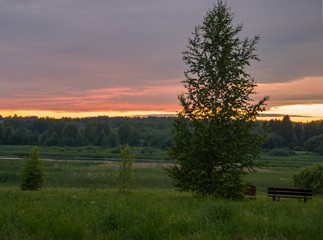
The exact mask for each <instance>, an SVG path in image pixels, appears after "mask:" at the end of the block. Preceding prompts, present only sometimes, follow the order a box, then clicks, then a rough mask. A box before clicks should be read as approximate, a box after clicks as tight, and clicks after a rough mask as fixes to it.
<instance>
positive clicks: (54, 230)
mask: <svg viewBox="0 0 323 240" xmlns="http://www.w3.org/2000/svg"><path fill="white" fill-rule="evenodd" d="M16 147H17V146H16ZM0 149H1V147H0ZM14 149H15V148H13V149H12V151H14ZM22 150H23V151H27V152H29V150H30V148H27V147H24V148H23V149H22ZM72 150H73V151H74V150H75V149H72ZM72 150H71V149H69V150H68V152H69V153H70V154H71V152H72ZM137 150H138V149H137ZM93 151H94V150H93ZM0 155H4V154H3V153H2V152H1V151H0ZM68 156H69V155H68ZM68 156H66V158H65V159H69V157H68ZM79 156H80V155H79ZM76 159H77V158H76ZM268 159H269V158H268V157H267V156H262V159H261V160H268ZM270 160H271V165H270V166H268V167H267V168H265V169H263V170H262V171H258V172H255V173H251V174H249V175H248V176H247V177H246V181H250V182H252V183H253V184H255V185H256V187H257V199H256V200H249V199H245V200H244V201H240V202H234V201H228V200H221V199H214V198H211V197H206V198H199V197H197V196H194V195H192V194H188V193H178V192H175V191H174V190H173V186H172V184H171V180H170V179H169V178H168V176H167V175H166V174H165V171H163V169H162V167H161V165H160V164H161V162H160V161H159V162H158V164H155V165H153V166H150V167H145V168H144V167H136V168H134V178H135V181H134V185H133V190H132V192H131V193H128V194H120V193H119V192H118V191H117V186H116V183H115V181H114V176H115V173H116V170H117V165H116V162H112V161H109V162H107V161H94V160H91V161H88V160H87V161H86V160H82V161H76V160H74V161H65V160H64V161H63V160H59V161H44V165H45V167H46V168H47V177H46V180H45V188H43V189H42V190H40V191H21V190H20V189H19V180H20V173H19V171H20V169H21V167H22V164H23V161H22V160H19V159H0V239H157V240H158V239H203V240H204V239H206V240H207V239H323V236H322V231H321V227H322V225H321V223H322V222H323V219H322V218H323V199H322V197H321V196H314V197H313V199H312V200H308V201H307V203H303V202H302V201H298V200H297V199H281V200H280V201H279V202H273V201H272V199H271V198H268V197H267V196H266V193H265V192H266V189H267V187H269V186H276V187H283V186H289V184H290V181H291V176H292V175H293V173H294V172H295V171H297V170H299V168H300V167H302V166H306V165H311V164H312V163H314V162H321V161H322V157H320V156H316V155H314V154H299V155H295V156H290V157H271V158H270Z"/></svg>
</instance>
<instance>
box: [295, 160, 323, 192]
mask: <svg viewBox="0 0 323 240" xmlns="http://www.w3.org/2000/svg"><path fill="white" fill-rule="evenodd" d="M293 184H294V186H295V187H299V188H308V189H312V190H313V193H314V194H323V164H322V163H316V164H314V165H312V166H308V167H306V168H303V169H301V170H299V171H298V172H297V173H296V174H294V175H293Z"/></svg>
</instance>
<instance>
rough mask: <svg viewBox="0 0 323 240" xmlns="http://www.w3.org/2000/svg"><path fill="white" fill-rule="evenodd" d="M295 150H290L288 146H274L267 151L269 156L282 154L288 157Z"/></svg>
mask: <svg viewBox="0 0 323 240" xmlns="http://www.w3.org/2000/svg"><path fill="white" fill-rule="evenodd" d="M294 154H295V152H294V151H292V150H290V149H289V148H274V149H272V150H270V151H269V152H268V155H269V156H284V157H288V156H290V155H294Z"/></svg>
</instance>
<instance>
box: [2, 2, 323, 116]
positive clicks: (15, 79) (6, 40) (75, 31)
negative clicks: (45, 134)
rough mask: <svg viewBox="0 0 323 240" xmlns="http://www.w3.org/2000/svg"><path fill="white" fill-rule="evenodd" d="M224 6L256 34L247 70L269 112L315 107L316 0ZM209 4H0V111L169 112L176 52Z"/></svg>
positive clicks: (320, 72)
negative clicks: (255, 58) (266, 100)
mask: <svg viewBox="0 0 323 240" xmlns="http://www.w3.org/2000/svg"><path fill="white" fill-rule="evenodd" d="M227 2H228V4H229V5H230V6H231V8H232V10H233V11H234V13H235V16H236V17H235V22H237V23H241V22H242V23H243V24H244V31H243V35H249V36H253V35H255V34H258V33H259V34H260V35H261V41H260V43H259V45H258V52H257V53H258V54H259V57H260V58H261V59H262V61H261V62H260V63H252V66H251V67H250V70H251V72H252V73H253V76H254V77H255V79H256V81H257V82H259V83H261V84H265V85H263V86H261V89H263V90H261V91H260V92H261V94H263V95H270V96H271V101H270V104H271V106H277V105H280V104H292V103H300V102H306V103H310V102H313V103H315V102H316V103H322V96H323V94H322V93H321V91H320V90H319V89H320V87H322V85H321V83H320V81H321V80H319V79H320V78H321V77H322V76H323V68H322V67H321V66H322V65H323V58H322V56H323V41H322V37H323V26H322V12H321V11H322V5H321V4H322V2H321V0H312V1H303V0H285V1H279V0H272V1H268V0H244V1H241V0H228V1H227ZM213 3H214V1H212V0H200V1H196V0H177V1H173V0H165V1H149V0H124V1H117V0H92V1H88V0H66V1H61V0H30V1H23V0H3V1H0V29H1V36H0V85H1V88H0V109H28V108H29V109H42V110H65V111H72V110H77V111H90V110H91V109H95V110H117V108H120V109H127V110H131V109H137V110H143V109H149V108H151V110H154V109H156V110H158V109H168V110H172V111H173V110H174V111H175V109H176V108H177V107H178V100H177V94H179V93H180V92H181V91H182V90H181V89H182V84H181V82H180V81H181V80H182V79H183V78H184V76H183V71H184V69H185V66H184V64H183V62H182V60H181V52H182V51H183V50H185V45H186V44H187V40H188V37H189V36H190V34H191V32H192V31H193V29H194V27H195V26H196V25H197V24H201V22H202V19H203V17H204V16H205V13H206V11H207V10H208V9H209V8H211V7H212V4H213ZM310 78H311V79H312V78H313V79H316V80H313V81H314V82H310V81H312V80H309V79H310ZM306 79H307V80H306ZM286 82H290V85H289V84H287V85H286V84H283V83H286ZM301 82H302V83H304V84H305V82H306V83H309V82H310V85H309V86H314V85H316V86H317V88H315V87H313V88H308V87H306V84H305V85H300V83H301ZM279 83H282V84H283V85H277V84H279ZM271 84H273V85H271ZM311 84H313V85H311ZM294 87H295V88H294ZM282 88H283V90H281V89H282ZM301 88H303V92H300V90H299V89H301ZM285 89H288V90H289V91H288V92H287V91H286V90H285ZM321 89H322V88H321Z"/></svg>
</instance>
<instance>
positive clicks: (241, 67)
mask: <svg viewBox="0 0 323 240" xmlns="http://www.w3.org/2000/svg"><path fill="white" fill-rule="evenodd" d="M232 22H233V14H232V13H231V12H230V9H229V8H228V7H227V6H226V5H225V4H224V3H223V2H222V1H219V2H218V3H217V4H215V5H214V7H213V9H211V10H210V11H208V13H207V15H206V17H205V18H204V21H203V23H202V25H199V26H197V27H196V28H195V31H194V32H193V37H192V38H190V39H189V44H188V46H187V50H186V51H185V52H183V60H184V62H185V63H186V65H187V66H188V69H187V70H186V71H185V77H186V79H185V80H184V81H183V83H184V86H185V87H186V89H187V93H185V94H182V95H180V96H179V101H180V103H181V105H182V107H183V110H182V111H181V112H180V113H179V114H178V117H177V118H176V119H175V121H174V124H173V126H174V134H173V142H174V145H173V146H172V147H171V148H170V151H169V156H170V158H171V159H172V160H173V162H174V166H173V167H171V168H169V169H168V170H167V171H168V174H169V176H171V177H172V178H173V179H174V182H175V186H176V188H177V189H179V190H180V191H192V192H196V193H198V194H202V195H215V196H219V197H224V198H234V199H237V198H241V196H242V192H243V189H244V185H243V184H242V178H243V176H244V175H245V174H246V171H248V170H251V171H252V170H254V169H255V168H256V167H259V166H260V164H259V163H258V162H257V161H255V159H256V158H257V157H258V156H259V153H260V151H261V148H260V147H259V144H260V143H262V141H263V140H264V136H263V135H261V134H259V133H257V132H256V131H254V129H255V127H256V123H255V121H254V120H255V118H256V116H257V115H258V112H259V111H263V110H264V108H263V105H264V103H265V101H266V100H267V98H264V99H262V100H261V101H259V102H258V103H256V104H252V101H253V100H252V99H251V98H250V96H249V95H250V94H254V93H255V92H254V88H255V87H256V83H255V82H254V79H253V78H252V77H251V75H250V74H248V73H247V72H246V71H245V68H246V66H248V65H249V64H250V60H258V58H257V56H256V55H255V54H254V51H255V45H256V43H257V42H258V40H259V36H256V37H255V38H253V39H251V40H250V39H248V38H246V39H244V40H240V39H239V35H240V32H241V31H242V26H241V25H238V26H236V27H234V26H232Z"/></svg>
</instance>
